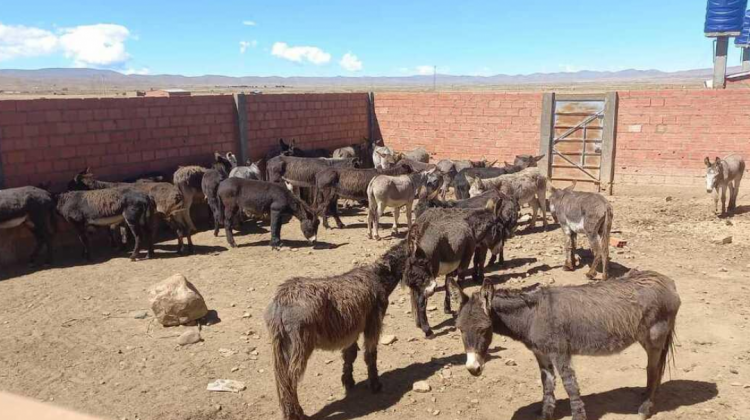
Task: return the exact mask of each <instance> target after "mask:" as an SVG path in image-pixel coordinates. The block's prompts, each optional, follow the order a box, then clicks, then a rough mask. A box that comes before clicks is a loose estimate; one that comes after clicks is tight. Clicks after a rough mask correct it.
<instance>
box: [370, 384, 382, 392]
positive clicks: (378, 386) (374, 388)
mask: <svg viewBox="0 0 750 420" xmlns="http://www.w3.org/2000/svg"><path fill="white" fill-rule="evenodd" d="M382 390H383V384H381V383H380V381H374V382H370V391H371V392H372V393H373V394H378V393H380V391H382Z"/></svg>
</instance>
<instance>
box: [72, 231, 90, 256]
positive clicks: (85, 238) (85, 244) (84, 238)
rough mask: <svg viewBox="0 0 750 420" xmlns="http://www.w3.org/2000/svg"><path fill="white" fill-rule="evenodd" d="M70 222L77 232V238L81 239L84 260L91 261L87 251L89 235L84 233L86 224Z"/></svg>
mask: <svg viewBox="0 0 750 420" xmlns="http://www.w3.org/2000/svg"><path fill="white" fill-rule="evenodd" d="M72 224H73V228H74V229H75V231H76V234H78V240H79V241H81V245H83V258H84V259H85V260H86V261H91V254H90V253H89V237H88V235H87V234H86V225H84V224H78V223H72Z"/></svg>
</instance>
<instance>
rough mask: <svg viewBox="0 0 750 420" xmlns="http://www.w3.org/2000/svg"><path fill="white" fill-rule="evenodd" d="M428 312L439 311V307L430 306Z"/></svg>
mask: <svg viewBox="0 0 750 420" xmlns="http://www.w3.org/2000/svg"><path fill="white" fill-rule="evenodd" d="M427 311H428V312H434V311H437V306H436V305H430V306H428V307H427Z"/></svg>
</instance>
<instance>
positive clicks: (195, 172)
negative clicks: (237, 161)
mask: <svg viewBox="0 0 750 420" xmlns="http://www.w3.org/2000/svg"><path fill="white" fill-rule="evenodd" d="M212 169H216V170H222V169H223V171H224V172H226V173H227V174H228V173H229V171H231V170H232V162H231V161H230V160H229V159H227V157H225V156H222V155H221V154H219V152H215V153H214V163H213V168H212ZM209 170H210V169H209V168H204V167H202V166H195V165H191V166H181V167H180V168H178V169H177V171H176V172H175V173H174V176H173V178H172V183H173V184H174V185H175V186H177V188H178V189H179V190H180V193H181V194H182V196H183V198H184V199H185V209H186V210H187V221H188V224H189V226H190V230H192V231H197V230H198V229H197V228H196V227H195V224H194V223H193V219H192V217H191V216H190V209H191V208H192V206H193V202H194V201H196V200H201V199H204V198H206V196H205V194H204V193H203V186H202V183H203V176H204V175H205V174H206V172H208V171H209ZM212 210H213V209H212Z"/></svg>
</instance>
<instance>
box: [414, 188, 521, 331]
mask: <svg viewBox="0 0 750 420" xmlns="http://www.w3.org/2000/svg"><path fill="white" fill-rule="evenodd" d="M501 208H502V203H501V202H497V203H495V202H494V201H492V200H490V201H489V202H488V203H487V207H486V208H484V209H480V210H473V209H470V210H465V209H429V210H427V211H425V212H424V214H422V216H420V218H419V219H417V222H416V223H415V225H414V226H412V228H411V229H410V230H409V234H408V236H407V245H408V247H409V259H408V260H407V263H406V269H405V274H404V283H405V285H406V286H408V287H409V288H410V289H411V299H412V310H413V311H414V315H415V320H416V324H417V327H418V328H420V329H421V330H422V331H423V332H424V334H425V337H427V338H432V337H433V336H434V334H433V332H432V329H431V328H430V325H429V322H428V321H427V311H426V308H427V299H428V298H429V297H430V296H432V295H433V294H434V293H435V290H436V288H437V281H436V280H435V279H436V278H437V277H438V276H441V275H445V276H446V282H447V279H448V278H449V277H453V276H458V279H459V283H460V282H461V281H463V279H464V276H465V274H466V272H467V271H468V268H469V264H471V262H472V257H473V256H475V252H476V250H477V249H478V248H479V249H480V250H482V249H484V253H482V256H483V257H482V261H479V260H477V259H475V260H474V264H475V265H478V264H482V265H483V264H484V257H486V250H487V249H488V248H493V247H495V246H496V245H497V244H500V243H502V242H503V240H504V238H505V237H506V236H507V231H506V227H505V226H504V225H503V223H502V221H501V220H500V217H499V215H500V213H501ZM443 304H444V307H443V308H444V311H445V313H452V311H451V302H450V295H449V293H448V286H447V283H446V293H445V299H444V301H443Z"/></svg>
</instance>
